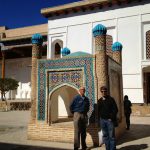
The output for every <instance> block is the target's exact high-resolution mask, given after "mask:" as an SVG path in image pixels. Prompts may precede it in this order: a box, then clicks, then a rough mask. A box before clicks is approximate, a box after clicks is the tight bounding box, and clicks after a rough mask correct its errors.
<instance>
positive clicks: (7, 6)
mask: <svg viewBox="0 0 150 150" xmlns="http://www.w3.org/2000/svg"><path fill="white" fill-rule="evenodd" d="M77 1H80V0H0V26H6V27H8V28H19V27H25V26H31V25H37V24H42V23H47V19H46V18H44V17H43V16H42V15H41V14H40V10H41V9H42V8H47V7H52V6H57V5H62V4H66V3H71V2H77Z"/></svg>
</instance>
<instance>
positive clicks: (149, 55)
mask: <svg viewBox="0 0 150 150" xmlns="http://www.w3.org/2000/svg"><path fill="white" fill-rule="evenodd" d="M146 59H150V31H147V32H146Z"/></svg>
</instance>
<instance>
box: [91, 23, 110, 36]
mask: <svg viewBox="0 0 150 150" xmlns="http://www.w3.org/2000/svg"><path fill="white" fill-rule="evenodd" d="M92 32H93V36H94V37H96V36H99V35H106V33H107V28H106V27H105V26H103V25H102V24H98V25H96V26H95V27H94V28H93V30H92Z"/></svg>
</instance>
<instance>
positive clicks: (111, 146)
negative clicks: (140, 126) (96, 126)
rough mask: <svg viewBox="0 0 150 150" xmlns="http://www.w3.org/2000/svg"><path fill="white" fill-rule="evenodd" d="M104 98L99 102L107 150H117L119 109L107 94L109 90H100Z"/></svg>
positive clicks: (99, 112) (102, 88) (101, 124)
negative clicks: (116, 126)
mask: <svg viewBox="0 0 150 150" xmlns="http://www.w3.org/2000/svg"><path fill="white" fill-rule="evenodd" d="M100 91H101V93H102V97H101V98H100V99H99V100H98V116H99V118H100V126H101V129H102V133H103V142H104V143H105V146H106V150H116V139H115V124H116V119H117V112H118V108H117V105H116V102H115V100H114V99H113V98H112V97H111V96H109V95H108V94H107V88H106V87H105V86H102V87H101V88H100Z"/></svg>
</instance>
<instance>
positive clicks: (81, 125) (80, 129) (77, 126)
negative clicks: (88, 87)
mask: <svg viewBox="0 0 150 150" xmlns="http://www.w3.org/2000/svg"><path fill="white" fill-rule="evenodd" d="M89 107H90V103H89V99H88V97H86V96H85V87H80V89H79V94H78V95H76V96H75V97H74V98H73V101H72V103H71V105H70V111H71V112H72V113H73V121H74V150H78V149H79V148H80V137H81V145H82V150H86V148H87V145H86V127H87V119H88V118H87V112H88V111H89Z"/></svg>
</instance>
